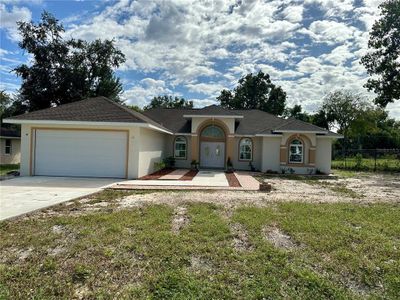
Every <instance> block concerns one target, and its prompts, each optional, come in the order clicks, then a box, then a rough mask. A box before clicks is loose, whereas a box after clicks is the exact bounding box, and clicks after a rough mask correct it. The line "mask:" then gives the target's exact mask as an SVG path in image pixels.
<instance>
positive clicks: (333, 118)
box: [322, 91, 367, 148]
mask: <svg viewBox="0 0 400 300" xmlns="http://www.w3.org/2000/svg"><path fill="white" fill-rule="evenodd" d="M366 107H367V104H366V102H365V101H364V100H362V98H361V97H360V96H359V95H356V94H353V93H351V92H349V91H334V92H332V93H330V94H329V95H328V96H327V97H326V98H325V99H324V103H323V105H322V109H323V110H324V112H325V114H326V118H327V121H328V124H329V127H330V128H331V129H332V128H335V127H336V129H337V130H338V132H339V133H342V134H343V137H344V143H343V144H342V145H343V148H345V147H346V143H347V138H348V131H349V128H350V126H351V125H352V124H353V122H354V121H355V120H357V119H358V118H359V117H360V115H362V113H363V111H364V110H365V109H366Z"/></svg>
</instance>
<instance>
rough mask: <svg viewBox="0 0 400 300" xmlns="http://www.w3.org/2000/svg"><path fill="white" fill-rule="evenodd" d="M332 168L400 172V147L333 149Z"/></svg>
mask: <svg viewBox="0 0 400 300" xmlns="http://www.w3.org/2000/svg"><path fill="white" fill-rule="evenodd" d="M332 168H334V169H344V170H357V171H374V172H376V171H385V172H400V149H346V150H333V151H332Z"/></svg>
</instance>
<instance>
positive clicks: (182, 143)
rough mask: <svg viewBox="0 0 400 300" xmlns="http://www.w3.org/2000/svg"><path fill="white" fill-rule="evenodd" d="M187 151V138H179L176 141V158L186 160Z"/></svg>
mask: <svg viewBox="0 0 400 300" xmlns="http://www.w3.org/2000/svg"><path fill="white" fill-rule="evenodd" d="M186 149H187V143H186V138H184V137H183V136H178V137H177V138H176V139H175V145H174V157H175V158H180V159H186Z"/></svg>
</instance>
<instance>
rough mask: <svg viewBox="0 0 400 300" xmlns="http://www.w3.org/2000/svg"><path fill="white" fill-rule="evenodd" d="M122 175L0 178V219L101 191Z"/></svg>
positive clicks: (118, 180) (117, 180)
mask: <svg viewBox="0 0 400 300" xmlns="http://www.w3.org/2000/svg"><path fill="white" fill-rule="evenodd" d="M120 181H121V179H108V178H72V177H43V176H35V177H18V178H14V179H10V180H4V181H1V182H0V220H5V219H8V218H11V217H15V216H19V215H22V214H25V213H28V212H32V211H35V210H37V209H41V208H45V207H48V206H52V205H55V204H58V203H62V202H65V201H68V200H71V199H74V198H78V197H82V196H85V195H88V194H92V193H95V192H97V191H100V190H101V189H102V188H103V187H105V186H107V185H110V184H112V183H116V182H120Z"/></svg>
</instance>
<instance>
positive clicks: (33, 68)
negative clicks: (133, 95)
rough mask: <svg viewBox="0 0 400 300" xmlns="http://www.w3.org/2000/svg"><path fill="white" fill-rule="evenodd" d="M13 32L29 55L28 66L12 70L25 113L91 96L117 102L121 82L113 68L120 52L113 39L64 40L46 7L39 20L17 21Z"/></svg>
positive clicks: (120, 57) (120, 56)
mask: <svg viewBox="0 0 400 300" xmlns="http://www.w3.org/2000/svg"><path fill="white" fill-rule="evenodd" d="M18 30H19V33H20V34H21V37H22V40H21V41H20V43H19V46H20V47H21V48H22V49H23V50H24V51H26V52H28V53H29V54H31V55H32V63H31V64H29V65H27V64H22V65H19V66H18V67H16V68H15V69H14V72H15V73H16V74H17V75H18V76H20V77H21V78H22V85H21V89H20V101H22V102H24V103H25V104H26V105H27V109H28V110H29V111H33V110H37V109H43V108H48V107H51V106H56V105H60V104H64V103H69V102H73V101H77V100H81V99H84V98H87V97H95V96H105V97H108V98H110V99H112V100H115V101H119V95H120V93H121V91H122V84H121V82H120V80H119V79H118V78H117V77H116V76H115V74H114V71H113V69H114V68H117V67H119V66H120V65H121V64H122V63H123V62H124V61H125V56H124V54H123V53H122V52H121V51H120V50H118V49H117V48H116V47H115V45H114V41H112V40H104V41H101V40H95V41H93V42H87V41H83V40H75V39H69V40H65V39H64V38H63V35H62V33H63V32H64V28H63V26H62V24H60V23H59V21H58V20H57V19H56V18H55V17H54V16H53V15H52V14H50V13H48V12H46V11H44V12H43V13H42V16H41V21H40V22H39V23H38V24H34V23H32V22H18Z"/></svg>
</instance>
